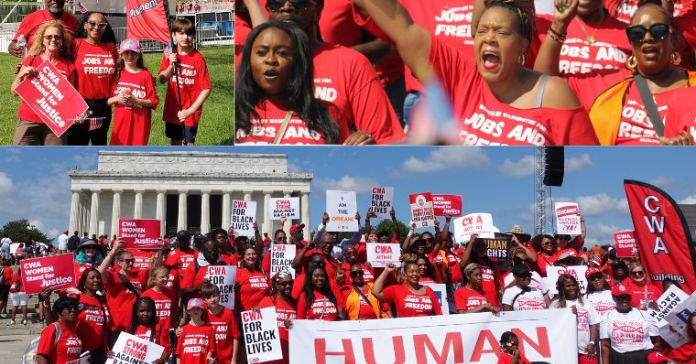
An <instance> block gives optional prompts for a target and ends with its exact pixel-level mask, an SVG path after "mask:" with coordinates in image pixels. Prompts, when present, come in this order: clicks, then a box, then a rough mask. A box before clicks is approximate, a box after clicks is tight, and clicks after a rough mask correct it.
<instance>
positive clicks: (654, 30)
mask: <svg viewBox="0 0 696 364" xmlns="http://www.w3.org/2000/svg"><path fill="white" fill-rule="evenodd" d="M646 33H650V35H651V36H652V37H653V39H655V40H657V41H663V40H665V39H666V38H667V36H668V35H669V33H670V29H669V25H667V24H665V23H655V24H653V25H651V26H650V28H645V27H644V26H642V25H634V26H632V27H628V28H626V36H627V37H628V41H629V42H631V43H634V44H643V39H645V34H646Z"/></svg>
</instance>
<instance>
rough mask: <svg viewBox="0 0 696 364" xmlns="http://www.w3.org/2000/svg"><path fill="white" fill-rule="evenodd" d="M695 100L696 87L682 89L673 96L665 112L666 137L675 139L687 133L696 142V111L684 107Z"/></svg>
mask: <svg viewBox="0 0 696 364" xmlns="http://www.w3.org/2000/svg"><path fill="white" fill-rule="evenodd" d="M694 100H696V87H689V88H686V89H682V90H681V91H679V92H675V93H674V95H672V98H671V99H670V101H669V103H668V104H667V111H666V112H665V120H664V123H665V136H667V137H673V136H676V135H679V134H680V133H681V132H683V131H685V132H687V133H689V134H691V135H692V136H693V137H694V140H696V109H695V108H693V107H684V105H690V103H692V102H693V101H694ZM695 143H696V142H695Z"/></svg>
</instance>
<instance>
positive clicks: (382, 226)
mask: <svg viewBox="0 0 696 364" xmlns="http://www.w3.org/2000/svg"><path fill="white" fill-rule="evenodd" d="M396 223H397V225H399V238H400V239H399V243H402V242H403V241H404V238H405V237H406V234H408V226H406V224H404V223H403V222H401V220H399V219H397V220H396ZM372 229H373V230H374V231H375V232H376V233H378V232H380V231H386V232H388V233H389V239H391V237H392V236H394V223H393V222H392V221H391V220H390V219H383V220H382V221H380V222H379V224H377V226H374V225H373V226H372Z"/></svg>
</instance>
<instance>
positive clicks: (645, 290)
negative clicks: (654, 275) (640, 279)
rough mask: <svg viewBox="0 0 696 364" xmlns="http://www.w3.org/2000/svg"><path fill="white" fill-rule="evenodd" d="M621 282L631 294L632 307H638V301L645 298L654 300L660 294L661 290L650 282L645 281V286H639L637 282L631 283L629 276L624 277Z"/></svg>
mask: <svg viewBox="0 0 696 364" xmlns="http://www.w3.org/2000/svg"><path fill="white" fill-rule="evenodd" d="M646 279H647V278H646ZM621 284H623V285H624V286H625V287H626V289H627V290H628V293H630V294H631V306H633V307H638V306H639V305H640V301H642V300H645V299H648V300H650V301H653V302H656V301H657V299H658V298H660V296H661V295H662V290H660V289H659V288H657V287H656V286H654V285H652V284H650V283H646V284H645V286H643V287H639V286H638V285H637V284H635V283H633V281H632V280H631V278H626V279H624V280H623V282H621Z"/></svg>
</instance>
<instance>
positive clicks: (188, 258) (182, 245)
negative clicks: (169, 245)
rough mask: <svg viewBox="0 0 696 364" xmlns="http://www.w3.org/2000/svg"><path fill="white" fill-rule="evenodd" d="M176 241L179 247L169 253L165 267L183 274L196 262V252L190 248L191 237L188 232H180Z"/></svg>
mask: <svg viewBox="0 0 696 364" xmlns="http://www.w3.org/2000/svg"><path fill="white" fill-rule="evenodd" d="M176 241H177V243H178V246H177V248H176V249H172V251H171V252H170V253H169V255H168V256H167V260H166V261H165V262H164V265H166V266H167V267H168V268H169V269H176V270H178V271H179V272H180V273H182V274H183V272H184V270H185V269H186V268H188V266H189V265H191V263H193V261H194V260H196V251H195V250H193V249H191V247H190V244H191V235H190V234H189V232H188V231H186V230H181V231H179V232H178V233H177V234H176Z"/></svg>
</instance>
